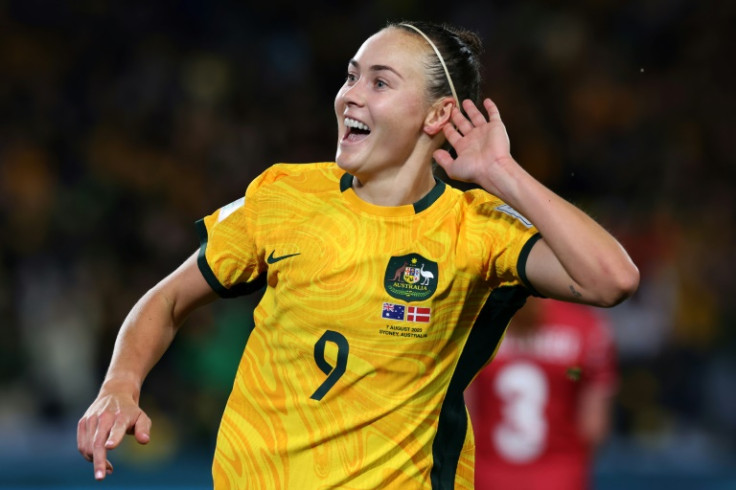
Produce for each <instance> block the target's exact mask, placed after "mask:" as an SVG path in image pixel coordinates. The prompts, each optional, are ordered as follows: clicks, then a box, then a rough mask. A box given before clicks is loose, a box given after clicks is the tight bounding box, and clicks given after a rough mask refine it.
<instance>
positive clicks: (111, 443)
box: [105, 418, 128, 449]
mask: <svg viewBox="0 0 736 490" xmlns="http://www.w3.org/2000/svg"><path fill="white" fill-rule="evenodd" d="M127 431H128V423H127V420H126V419H124V418H118V419H116V420H115V423H114V424H113V425H112V428H111V429H110V435H109V436H108V437H107V440H106V441H105V448H106V449H114V448H116V447H118V444H120V441H122V440H123V437H124V436H125V433H126V432H127Z"/></svg>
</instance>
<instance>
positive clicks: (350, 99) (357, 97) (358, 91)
mask: <svg viewBox="0 0 736 490" xmlns="http://www.w3.org/2000/svg"><path fill="white" fill-rule="evenodd" d="M339 97H340V99H342V101H343V103H344V104H345V105H346V106H359V107H360V106H362V105H363V104H365V90H364V88H363V83H362V82H361V80H360V79H358V80H357V81H356V82H355V83H353V84H352V85H348V84H347V83H346V84H345V85H344V86H343V87H342V90H341V91H340V94H339Z"/></svg>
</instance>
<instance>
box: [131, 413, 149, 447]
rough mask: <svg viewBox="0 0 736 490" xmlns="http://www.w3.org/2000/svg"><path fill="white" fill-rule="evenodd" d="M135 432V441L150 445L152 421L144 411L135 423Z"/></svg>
mask: <svg viewBox="0 0 736 490" xmlns="http://www.w3.org/2000/svg"><path fill="white" fill-rule="evenodd" d="M133 431H134V434H135V440H136V441H138V443H139V444H148V442H149V441H150V440H151V419H150V418H148V415H146V414H145V412H143V411H142V410H141V413H140V415H139V416H138V420H136V422H135V426H134V428H133Z"/></svg>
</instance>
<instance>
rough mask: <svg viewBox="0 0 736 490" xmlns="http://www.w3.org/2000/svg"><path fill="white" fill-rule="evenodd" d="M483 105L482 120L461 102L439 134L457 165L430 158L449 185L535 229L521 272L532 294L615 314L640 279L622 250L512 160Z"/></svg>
mask: <svg viewBox="0 0 736 490" xmlns="http://www.w3.org/2000/svg"><path fill="white" fill-rule="evenodd" d="M483 105H484V107H485V109H486V111H487V113H488V118H487V119H486V117H485V116H484V115H483V114H482V113H481V112H480V111H479V110H478V108H477V107H476V106H475V104H473V102H471V101H469V100H465V101H464V102H463V108H464V109H465V112H466V113H467V114H468V117H467V118H466V117H465V116H464V115H463V114H462V113H461V112H460V111H459V110H458V109H457V108H455V109H453V114H452V122H453V124H454V126H453V125H452V124H447V125H445V126H444V128H443V131H444V134H445V136H446V137H447V140H448V141H449V142H450V144H451V145H452V146H453V147H454V148H455V151H456V152H457V158H455V159H453V158H452V157H451V156H450V154H449V153H448V152H447V151H445V150H437V151H436V152H435V153H434V158H435V160H436V161H437V163H439V164H440V165H441V166H442V167H443V168H444V169H445V171H446V172H447V174H448V175H449V176H450V177H451V178H453V179H457V180H462V181H466V182H473V183H476V184H478V185H480V186H481V187H483V188H484V189H485V190H487V191H488V192H490V193H492V194H494V195H496V196H498V197H499V198H501V199H502V200H503V201H504V202H506V203H507V204H509V205H510V206H511V207H513V208H514V209H516V210H517V211H519V212H520V213H521V214H523V215H524V216H525V217H526V218H528V219H529V220H530V221H531V222H532V223H534V225H535V226H536V227H537V229H539V232H540V233H541V234H542V237H543V238H542V240H539V241H537V242H536V243H535V245H534V246H533V247H532V250H531V252H530V254H529V258H528V260H527V265H526V274H527V278H528V279H529V281H530V282H531V284H532V286H534V288H535V289H536V290H537V291H539V293H541V294H543V295H545V296H548V297H550V298H557V299H561V300H566V301H575V302H579V303H587V304H591V305H596V306H613V305H615V304H618V303H619V302H621V301H623V300H624V299H626V298H627V297H628V296H630V295H631V294H633V293H634V291H635V290H636V288H637V287H638V284H639V271H638V269H637V268H636V266H635V265H634V263H633V262H632V261H631V258H630V257H629V255H628V254H627V253H626V251H625V250H624V248H623V247H622V246H621V245H620V244H619V243H618V241H616V239H615V238H614V237H613V236H611V234H610V233H608V232H607V231H606V230H605V229H603V227H601V226H600V225H599V224H598V223H596V222H595V221H594V220H593V219H591V218H590V217H589V216H588V215H586V214H585V213H583V212H582V211H581V210H580V209H578V208H577V207H575V206H573V205H572V204H571V203H569V202H567V201H566V200H564V199H562V198H561V197H560V196H558V195H557V194H555V193H554V192H552V191H551V190H550V189H548V188H547V187H545V186H544V185H542V184H541V183H540V182H539V181H537V180H536V179H535V178H534V177H532V176H531V175H530V174H529V173H528V172H526V170H524V169H523V168H522V167H521V166H520V165H519V164H518V163H517V162H516V161H515V160H514V159H513V157H512V156H511V153H510V145H509V139H508V135H507V134H506V128H505V126H504V124H503V122H502V121H501V115H500V114H499V112H498V109H497V108H496V105H495V104H494V103H493V102H492V101H491V100H490V99H485V100H484V101H483Z"/></svg>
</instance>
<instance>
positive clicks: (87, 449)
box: [82, 415, 99, 461]
mask: <svg viewBox="0 0 736 490" xmlns="http://www.w3.org/2000/svg"><path fill="white" fill-rule="evenodd" d="M98 423H99V419H98V417H97V416H96V415H90V416H89V417H88V418H87V422H86V431H85V433H84V438H83V440H82V450H83V451H84V452H83V454H84V457H85V458H86V459H87V461H92V445H93V443H94V440H95V433H96V432H97V424H98Z"/></svg>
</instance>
